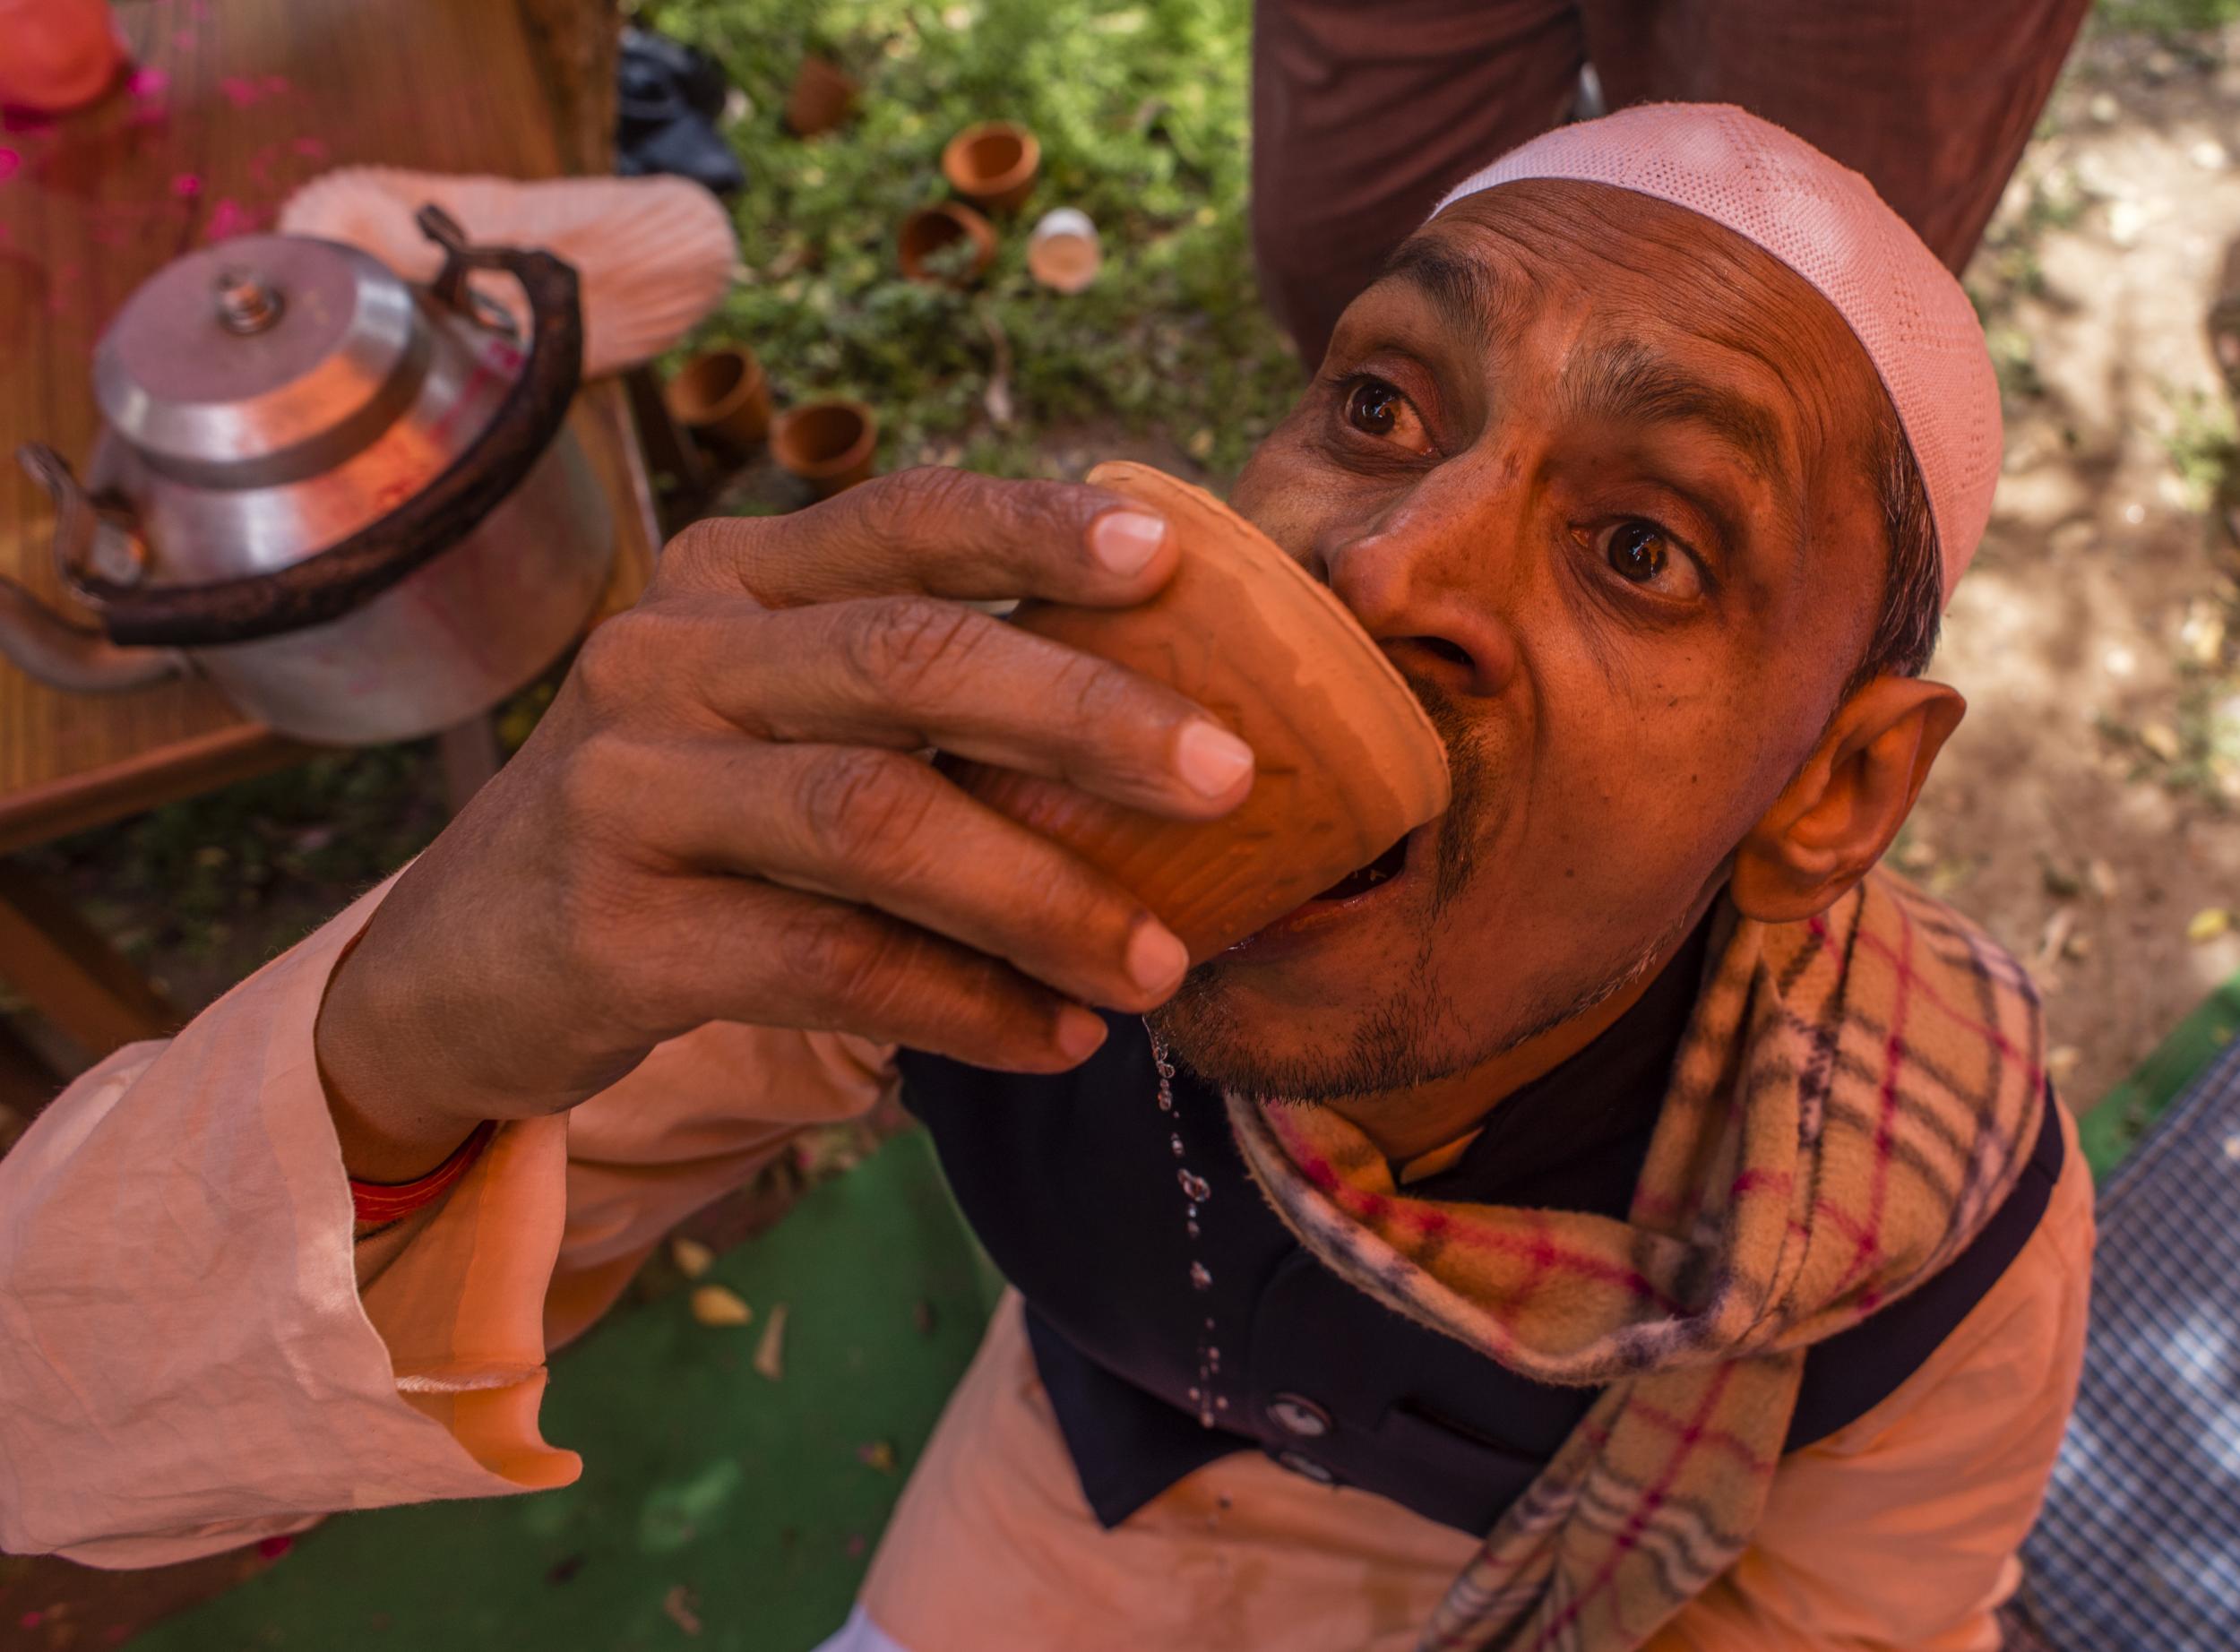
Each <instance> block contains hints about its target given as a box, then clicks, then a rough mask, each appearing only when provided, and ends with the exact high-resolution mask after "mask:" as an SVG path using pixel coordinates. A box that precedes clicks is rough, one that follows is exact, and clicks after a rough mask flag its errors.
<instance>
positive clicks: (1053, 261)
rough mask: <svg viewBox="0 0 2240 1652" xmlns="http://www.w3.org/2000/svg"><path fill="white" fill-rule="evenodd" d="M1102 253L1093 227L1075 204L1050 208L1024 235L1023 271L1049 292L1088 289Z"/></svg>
mask: <svg viewBox="0 0 2240 1652" xmlns="http://www.w3.org/2000/svg"><path fill="white" fill-rule="evenodd" d="M1104 256H1105V255H1104V250H1103V248H1102V246H1101V245H1099V244H1098V239H1097V226H1096V225H1095V224H1093V223H1091V222H1090V218H1089V214H1088V213H1086V212H1084V211H1081V209H1080V208H1078V207H1053V208H1052V209H1051V210H1050V211H1047V212H1045V213H1044V214H1043V215H1042V217H1041V219H1040V220H1039V221H1038V223H1037V224H1036V225H1035V227H1034V233H1033V234H1032V235H1031V236H1030V237H1028V238H1027V273H1028V274H1030V275H1031V276H1033V277H1034V279H1035V280H1038V281H1039V282H1041V283H1042V284H1043V285H1044V286H1045V287H1047V288H1050V289H1051V291H1053V292H1061V293H1078V292H1086V291H1088V290H1089V286H1090V282H1092V281H1094V280H1096V279H1097V271H1098V266H1100V265H1101V264H1102V263H1103V262H1104Z"/></svg>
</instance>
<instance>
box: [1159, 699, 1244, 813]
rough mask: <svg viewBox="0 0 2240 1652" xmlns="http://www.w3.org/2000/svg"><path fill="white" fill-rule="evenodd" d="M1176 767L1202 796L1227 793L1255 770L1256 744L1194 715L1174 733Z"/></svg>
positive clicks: (1192, 788) (1191, 786)
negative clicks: (1251, 744)
mask: <svg viewBox="0 0 2240 1652" xmlns="http://www.w3.org/2000/svg"><path fill="white" fill-rule="evenodd" d="M1175 770H1176V772H1177V773H1178V774H1180V775H1181V776H1182V778H1183V779H1184V780H1185V782H1186V783H1187V784H1188V785H1189V787H1190V788H1191V790H1193V791H1194V792H1197V793H1198V794H1199V795H1200V796H1206V797H1226V796H1228V794H1229V793H1230V791H1231V790H1233V789H1234V788H1235V787H1236V783H1237V781H1239V780H1241V779H1244V778H1245V776H1246V775H1248V774H1250V773H1251V772H1252V771H1253V748H1252V747H1251V746H1249V745H1246V744H1245V743H1244V742H1243V741H1242V740H1239V739H1238V738H1237V737H1236V736H1235V735H1233V734H1231V733H1229V731H1228V729H1226V728H1223V727H1220V726H1219V725H1218V724H1214V723H1209V722H1206V721H1204V720H1203V719H1202V718H1193V720H1191V721H1190V722H1187V723H1185V724H1184V725H1183V729H1182V733H1180V734H1179V735H1177V736H1175Z"/></svg>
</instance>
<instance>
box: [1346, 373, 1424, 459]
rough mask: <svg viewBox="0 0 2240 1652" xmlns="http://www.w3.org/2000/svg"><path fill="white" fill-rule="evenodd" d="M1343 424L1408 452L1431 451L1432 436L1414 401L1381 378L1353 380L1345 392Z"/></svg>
mask: <svg viewBox="0 0 2240 1652" xmlns="http://www.w3.org/2000/svg"><path fill="white" fill-rule="evenodd" d="M1346 423H1348V425H1351V426H1353V427H1354V428H1355V429H1356V430H1358V431H1359V432H1361V434H1362V435H1366V436H1374V437H1375V438H1376V439H1377V440H1378V441H1380V442H1391V443H1396V444H1398V445H1399V446H1401V447H1404V448H1406V449H1407V450H1408V451H1409V452H1411V453H1428V452H1431V438H1430V436H1429V435H1426V432H1425V430H1424V422H1423V419H1422V417H1420V416H1419V415H1418V414H1417V411H1416V409H1415V404H1414V403H1412V402H1410V401H1409V400H1408V398H1407V397H1406V396H1404V395H1402V394H1401V393H1400V390H1399V388H1398V387H1397V386H1395V385H1391V384H1388V383H1385V382H1384V381H1383V379H1371V378H1364V379H1357V380H1355V381H1354V383H1353V387H1352V388H1351V389H1350V390H1348V391H1347V392H1346Z"/></svg>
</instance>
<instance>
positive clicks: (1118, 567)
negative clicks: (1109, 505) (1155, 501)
mask: <svg viewBox="0 0 2240 1652" xmlns="http://www.w3.org/2000/svg"><path fill="white" fill-rule="evenodd" d="M1166 542H1167V524H1166V523H1165V522H1163V521H1160V520H1159V518H1158V517H1156V516H1146V515H1145V514H1144V513H1143V512H1141V511H1107V512H1105V513H1104V514H1103V515H1102V516H1100V517H1098V519H1097V520H1096V521H1093V522H1091V523H1090V525H1089V548H1090V553H1091V554H1092V555H1095V556H1096V558H1097V560H1098V562H1100V563H1102V564H1104V565H1105V566H1106V568H1107V569H1108V570H1110V571H1111V572H1114V573H1140V572H1142V571H1143V567H1144V564H1147V563H1149V562H1150V560H1151V558H1152V557H1154V556H1156V555H1159V546H1162V545H1164V544H1165V543H1166Z"/></svg>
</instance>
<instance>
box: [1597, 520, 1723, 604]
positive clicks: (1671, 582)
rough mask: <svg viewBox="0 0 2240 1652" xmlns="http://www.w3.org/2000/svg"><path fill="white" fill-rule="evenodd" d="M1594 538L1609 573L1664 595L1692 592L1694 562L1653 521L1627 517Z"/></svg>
mask: <svg viewBox="0 0 2240 1652" xmlns="http://www.w3.org/2000/svg"><path fill="white" fill-rule="evenodd" d="M1596 538H1597V540H1598V549H1599V550H1600V551H1601V553H1602V558H1603V560H1604V561H1605V562H1607V563H1608V564H1610V570H1611V572H1614V573H1615V574H1616V575H1617V576H1618V578H1620V579H1621V580H1624V581H1626V582H1627V583H1628V584H1630V585H1643V586H1649V587H1651V588H1653V589H1657V590H1658V592H1659V593H1660V594H1662V595H1665V596H1671V597H1687V596H1693V595H1694V594H1695V592H1696V590H1697V589H1698V583H1699V582H1698V581H1697V578H1696V572H1695V564H1694V563H1693V561H1692V560H1691V559H1690V557H1689V555H1688V554H1687V552H1685V551H1684V550H1683V549H1681V548H1680V546H1679V543H1678V542H1677V541H1676V540H1675V539H1674V538H1673V537H1672V536H1671V535H1670V534H1668V533H1667V532H1666V531H1665V530H1664V529H1662V528H1659V527H1658V525H1657V524H1656V523H1655V522H1651V521H1643V520H1642V519H1641V518H1640V517H1637V516H1636V517H1627V518H1625V519H1624V520H1623V521H1616V522H1613V523H1611V524H1610V526H1608V527H1607V528H1605V529H1602V530H1601V531H1600V532H1599V533H1598V535H1597V536H1596Z"/></svg>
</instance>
